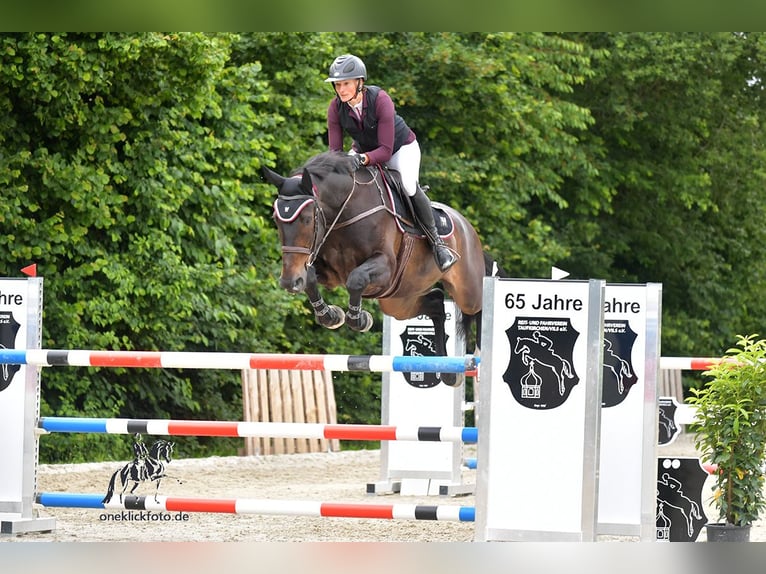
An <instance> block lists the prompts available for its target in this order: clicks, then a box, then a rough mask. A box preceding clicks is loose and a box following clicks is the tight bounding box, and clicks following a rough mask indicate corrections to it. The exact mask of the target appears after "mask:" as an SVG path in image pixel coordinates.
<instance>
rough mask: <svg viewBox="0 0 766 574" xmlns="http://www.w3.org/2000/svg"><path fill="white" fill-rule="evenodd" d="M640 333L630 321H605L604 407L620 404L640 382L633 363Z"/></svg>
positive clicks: (602, 400)
mask: <svg viewBox="0 0 766 574" xmlns="http://www.w3.org/2000/svg"><path fill="white" fill-rule="evenodd" d="M637 338H638V334H637V333H635V332H634V331H633V329H631V328H630V324H629V323H628V321H605V322H604V373H603V386H602V395H601V404H602V406H604V407H613V406H616V405H619V404H620V403H621V402H622V401H624V400H625V398H626V397H627V396H628V392H629V391H630V389H631V388H632V387H633V385H635V384H636V383H637V382H638V376H637V375H636V371H635V369H634V368H633V365H632V364H631V356H632V354H633V344H634V343H635V342H636V339H637Z"/></svg>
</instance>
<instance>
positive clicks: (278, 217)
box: [262, 167, 319, 293]
mask: <svg viewBox="0 0 766 574" xmlns="http://www.w3.org/2000/svg"><path fill="white" fill-rule="evenodd" d="M262 172H263V177H264V179H265V180H266V181H268V182H269V183H271V184H273V185H274V186H276V188H277V190H278V191H279V195H278V196H277V199H276V200H275V201H274V222H275V223H276V225H277V231H278V232H279V240H280V243H281V245H282V273H281V275H280V277H279V285H280V286H281V287H282V288H283V289H287V290H288V291H290V292H293V293H298V292H300V291H303V290H304V289H305V287H306V273H307V268H308V266H309V265H310V264H311V263H312V262H313V258H314V257H316V252H315V249H316V248H317V245H316V241H317V233H318V231H319V230H318V228H317V225H318V220H317V203H316V197H315V195H314V193H313V184H312V182H311V175H310V174H309V172H308V171H307V170H304V171H303V174H302V175H301V176H294V177H283V176H281V175H279V174H278V173H276V172H274V171H272V170H270V169H269V168H267V167H264V168H263V169H262Z"/></svg>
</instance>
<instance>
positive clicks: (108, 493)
mask: <svg viewBox="0 0 766 574" xmlns="http://www.w3.org/2000/svg"><path fill="white" fill-rule="evenodd" d="M120 470H122V469H120ZM120 470H115V471H114V474H113V475H112V478H111V479H110V480H109V488H107V490H106V496H104V499H103V500H102V501H101V504H107V503H108V502H109V501H110V500H112V496H113V495H114V482H115V480H116V479H117V475H118V474H119V473H120Z"/></svg>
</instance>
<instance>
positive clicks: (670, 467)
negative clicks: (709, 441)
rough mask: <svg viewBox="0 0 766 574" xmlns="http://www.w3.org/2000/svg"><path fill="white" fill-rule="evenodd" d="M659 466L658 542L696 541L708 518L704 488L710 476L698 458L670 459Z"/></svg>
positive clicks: (663, 460)
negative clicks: (703, 504) (703, 498)
mask: <svg viewBox="0 0 766 574" xmlns="http://www.w3.org/2000/svg"><path fill="white" fill-rule="evenodd" d="M658 462H659V464H658V465H657V509H656V513H657V514H656V525H657V540H662V541H668V542H694V541H695V540H696V539H697V537H698V536H699V533H700V531H701V530H702V527H703V526H704V525H705V523H707V516H706V515H705V511H704V509H703V506H702V488H703V486H704V484H705V480H706V479H707V477H708V473H707V472H706V471H705V469H704V468H702V466H701V465H700V461H699V459H698V458H666V459H661V460H660V461H658Z"/></svg>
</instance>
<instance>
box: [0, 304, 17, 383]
mask: <svg viewBox="0 0 766 574" xmlns="http://www.w3.org/2000/svg"><path fill="white" fill-rule="evenodd" d="M19 327H21V325H20V324H19V323H18V322H17V321H16V319H14V317H13V313H11V312H10V311H0V349H15V348H16V335H17V334H18V332H19ZM19 370H21V365H0V392H2V391H4V390H5V389H7V388H8V387H9V386H10V384H11V381H12V380H13V376H14V375H15V374H16V373H18V372H19Z"/></svg>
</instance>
